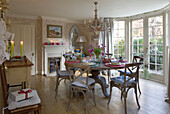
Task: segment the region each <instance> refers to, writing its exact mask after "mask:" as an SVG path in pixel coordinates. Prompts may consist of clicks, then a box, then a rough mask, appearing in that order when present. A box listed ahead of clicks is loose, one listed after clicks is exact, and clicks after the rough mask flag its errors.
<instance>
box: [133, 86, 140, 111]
mask: <svg viewBox="0 0 170 114" xmlns="http://www.w3.org/2000/svg"><path fill="white" fill-rule="evenodd" d="M134 89H135V96H136V102H137V105H138V108H140V105H139V101H138V95H137V85H135V88H134Z"/></svg>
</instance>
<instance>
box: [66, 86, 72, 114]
mask: <svg viewBox="0 0 170 114" xmlns="http://www.w3.org/2000/svg"><path fill="white" fill-rule="evenodd" d="M71 94H72V87H70V89H69V101H68V106H67V112H68V109H69V107H70V100H71Z"/></svg>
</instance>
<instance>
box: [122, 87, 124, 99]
mask: <svg viewBox="0 0 170 114" xmlns="http://www.w3.org/2000/svg"><path fill="white" fill-rule="evenodd" d="M123 93H124V88H122V89H121V99H122V96H123Z"/></svg>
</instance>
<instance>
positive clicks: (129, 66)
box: [121, 63, 142, 86]
mask: <svg viewBox="0 0 170 114" xmlns="http://www.w3.org/2000/svg"><path fill="white" fill-rule="evenodd" d="M141 64H142V63H129V64H126V65H125V73H124V83H123V84H121V86H123V85H125V84H126V83H127V82H128V81H130V80H131V79H135V81H138V78H139V75H138V74H139V66H140V65H141ZM134 67H136V68H135V71H134V69H133V68H134ZM132 70H133V71H132ZM127 71H129V72H130V73H131V75H130V76H128V77H130V78H129V79H128V80H126V72H127Z"/></svg>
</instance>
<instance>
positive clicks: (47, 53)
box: [43, 45, 66, 75]
mask: <svg viewBox="0 0 170 114" xmlns="http://www.w3.org/2000/svg"><path fill="white" fill-rule="evenodd" d="M65 52H66V46H65V45H44V69H43V70H44V75H48V74H49V71H48V58H52V57H59V58H61V59H60V69H61V70H64V69H65V66H64V57H63V54H64V53H65Z"/></svg>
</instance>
